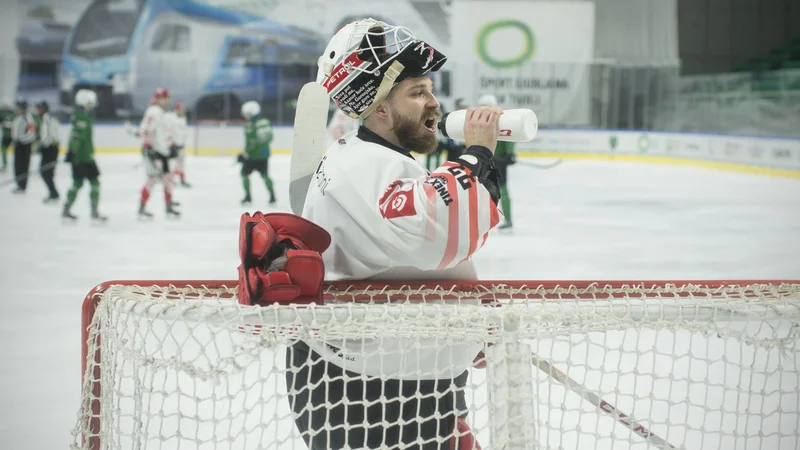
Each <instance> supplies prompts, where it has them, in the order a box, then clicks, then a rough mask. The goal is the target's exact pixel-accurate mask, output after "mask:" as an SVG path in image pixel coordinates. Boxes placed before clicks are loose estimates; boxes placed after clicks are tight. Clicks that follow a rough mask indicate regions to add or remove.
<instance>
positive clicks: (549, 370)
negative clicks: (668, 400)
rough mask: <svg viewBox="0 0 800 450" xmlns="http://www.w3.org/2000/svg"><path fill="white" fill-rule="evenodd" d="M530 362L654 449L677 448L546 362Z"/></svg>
mask: <svg viewBox="0 0 800 450" xmlns="http://www.w3.org/2000/svg"><path fill="white" fill-rule="evenodd" d="M531 362H532V363H533V365H535V366H536V367H538V368H539V370H541V371H542V372H544V373H546V374H547V375H550V377H552V378H553V379H554V380H556V381H558V382H560V383H561V384H563V385H564V386H566V387H567V388H569V389H570V390H571V391H572V392H574V393H576V394H578V395H580V396H581V397H582V398H583V399H584V400H586V401H588V402H589V403H591V404H593V405H594V406H596V407H598V408H600V409H601V410H603V412H605V413H606V414H608V415H610V416H611V417H613V418H614V419H616V421H617V422H619V423H621V424H623V425H625V426H626V427H628V428H629V429H630V430H631V431H632V432H633V433H634V434H636V435H638V436H639V437H641V438H642V439H644V440H645V441H647V442H649V443H650V444H651V445H653V446H654V447H656V448H659V449H661V450H671V449H677V448H679V447H675V446H673V445H672V444H670V443H669V442H667V441H666V440H664V439H662V438H660V437H659V436H657V435H655V434H654V433H653V432H652V431H650V430H648V429H647V428H645V427H644V425H642V424H640V423H639V422H637V421H636V420H635V419H634V418H633V417H631V416H628V415H626V414H625V413H623V412H621V411H618V410H617V408H615V407H614V405H612V404H610V403H608V402H607V401H605V400H603V399H602V398H600V396H598V395H597V394H595V393H594V392H591V391H589V390H588V389H586V388H585V387H583V386H581V385H580V384H578V382H577V381H575V380H573V379H572V378H570V377H569V376H567V374H565V373H564V372H562V371H560V370H558V369H556V368H555V367H553V365H552V364H550V363H549V362H547V361H546V360H544V359H541V358H539V357H538V356H536V355H535V354H534V355H533V358H532V359H531Z"/></svg>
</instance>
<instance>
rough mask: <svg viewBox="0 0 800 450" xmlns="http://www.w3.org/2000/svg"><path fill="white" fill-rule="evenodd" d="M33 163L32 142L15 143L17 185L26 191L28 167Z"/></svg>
mask: <svg viewBox="0 0 800 450" xmlns="http://www.w3.org/2000/svg"><path fill="white" fill-rule="evenodd" d="M30 165H31V144H23V143H22V142H15V143H14V176H15V177H16V181H17V187H18V188H19V189H20V190H21V191H24V190H25V188H27V187H28V168H30Z"/></svg>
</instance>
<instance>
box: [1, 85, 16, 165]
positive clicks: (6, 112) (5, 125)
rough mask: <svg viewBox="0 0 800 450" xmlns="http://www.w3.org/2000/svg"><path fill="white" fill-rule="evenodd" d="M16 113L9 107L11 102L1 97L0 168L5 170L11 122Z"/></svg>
mask: <svg viewBox="0 0 800 450" xmlns="http://www.w3.org/2000/svg"><path fill="white" fill-rule="evenodd" d="M15 116H16V113H15V112H14V109H13V108H11V102H10V101H8V100H6V99H3V100H0V128H2V133H0V156H2V165H0V170H2V171H5V170H6V167H7V166H8V147H9V146H11V123H12V122H13V121H14V117H15Z"/></svg>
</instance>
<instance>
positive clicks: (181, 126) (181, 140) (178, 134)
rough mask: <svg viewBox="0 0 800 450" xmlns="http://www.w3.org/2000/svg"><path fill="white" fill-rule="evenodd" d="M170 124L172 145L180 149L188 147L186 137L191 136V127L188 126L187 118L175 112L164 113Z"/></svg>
mask: <svg viewBox="0 0 800 450" xmlns="http://www.w3.org/2000/svg"><path fill="white" fill-rule="evenodd" d="M164 115H165V116H166V117H167V123H168V124H169V137H170V143H171V144H174V145H177V146H178V147H185V146H186V137H187V136H188V135H189V127H188V125H187V124H186V116H179V115H178V114H177V113H176V112H175V111H168V112H166V113H164Z"/></svg>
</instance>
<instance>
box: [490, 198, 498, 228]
mask: <svg viewBox="0 0 800 450" xmlns="http://www.w3.org/2000/svg"><path fill="white" fill-rule="evenodd" d="M489 211H491V213H490V214H489V217H490V220H489V229H490V230H491V229H492V228H494V227H496V226H497V224H498V223H500V210H498V209H497V204H496V203H495V202H494V200H492V197H489Z"/></svg>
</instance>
